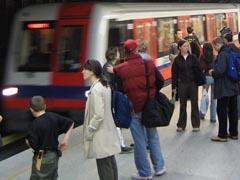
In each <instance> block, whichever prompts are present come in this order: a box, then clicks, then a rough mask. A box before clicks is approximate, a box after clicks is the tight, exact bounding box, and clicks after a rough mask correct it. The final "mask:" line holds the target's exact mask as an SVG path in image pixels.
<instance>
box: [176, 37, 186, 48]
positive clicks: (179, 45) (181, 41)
mask: <svg viewBox="0 0 240 180" xmlns="http://www.w3.org/2000/svg"><path fill="white" fill-rule="evenodd" d="M186 42H187V40H185V39H181V40H179V41H178V49H179V48H180V47H181V46H182V45H183V44H184V43H186Z"/></svg>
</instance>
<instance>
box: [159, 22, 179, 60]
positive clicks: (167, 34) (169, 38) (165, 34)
mask: <svg viewBox="0 0 240 180" xmlns="http://www.w3.org/2000/svg"><path fill="white" fill-rule="evenodd" d="M157 22H158V25H157V34H158V36H157V37H158V55H159V56H160V57H161V56H165V55H167V54H168V52H169V48H170V45H171V43H172V42H174V30H175V26H176V19H175V18H163V19H158V20H157Z"/></svg>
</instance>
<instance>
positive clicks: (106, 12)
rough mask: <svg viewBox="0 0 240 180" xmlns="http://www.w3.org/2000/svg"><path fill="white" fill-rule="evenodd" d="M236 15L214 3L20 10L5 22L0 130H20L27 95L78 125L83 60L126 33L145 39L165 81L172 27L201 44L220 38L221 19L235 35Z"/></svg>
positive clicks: (100, 56) (231, 7)
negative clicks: (11, 20) (41, 99)
mask: <svg viewBox="0 0 240 180" xmlns="http://www.w3.org/2000/svg"><path fill="white" fill-rule="evenodd" d="M238 16H239V6H238V5H236V4H220V3H219V4H203V3H201V4H196V3H194V4H190V3H189V4H184V3H179V4H173V3H171V4H168V3H136V4H135V3H64V4H43V5H36V6H30V7H27V8H25V9H22V10H21V11H20V12H19V13H18V14H17V15H16V17H15V21H14V23H13V26H12V36H11V41H10V47H9V51H8V57H7V60H6V61H7V67H6V68H5V69H6V74H5V79H4V89H3V91H2V92H3V97H2V106H3V109H2V113H3V116H4V117H5V122H4V128H3V129H4V132H3V133H4V134H5V135H7V134H11V133H16V132H20V133H24V132H26V129H27V127H28V124H29V122H30V121H31V120H32V116H31V114H30V112H29V110H28V102H29V98H30V97H31V96H33V95H42V96H43V97H44V98H45V99H46V103H47V105H48V108H49V110H53V111H56V112H59V113H62V114H64V115H66V116H69V117H71V118H73V119H74V120H75V121H76V123H77V124H81V123H82V120H83V114H84V106H85V101H86V99H85V96H84V93H85V91H86V90H87V89H88V88H89V87H88V84H87V82H84V80H83V77H82V73H81V71H82V65H83V63H84V62H85V61H86V59H97V60H99V61H100V62H101V63H102V64H103V63H104V61H105V51H106V49H107V48H108V47H109V46H120V45H121V43H122V42H123V41H125V40H126V39H129V38H133V39H144V40H146V41H147V43H148V44H149V48H148V53H149V54H150V55H151V56H152V57H153V58H154V59H155V63H156V66H157V67H158V69H159V70H160V71H161V73H162V74H163V76H164V79H165V80H168V79H170V78H171V76H170V74H171V64H170V61H169V59H168V50H169V47H170V44H171V43H172V42H173V41H174V31H175V30H176V29H177V28H180V29H181V30H182V31H183V35H184V36H185V35H186V33H187V32H186V28H187V26H192V27H193V29H194V30H195V32H196V35H197V36H198V37H199V40H200V42H201V43H202V42H204V41H211V40H212V39H213V38H214V37H215V36H217V35H219V30H220V29H221V28H222V27H223V23H222V22H223V19H227V22H228V26H229V27H230V28H231V29H232V31H233V33H234V35H236V34H237V32H238V30H239V23H238Z"/></svg>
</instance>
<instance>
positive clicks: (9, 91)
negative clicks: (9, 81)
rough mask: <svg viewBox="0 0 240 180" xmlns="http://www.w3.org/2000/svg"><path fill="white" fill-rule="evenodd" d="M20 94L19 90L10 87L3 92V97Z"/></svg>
mask: <svg viewBox="0 0 240 180" xmlns="http://www.w3.org/2000/svg"><path fill="white" fill-rule="evenodd" d="M17 93H18V88H16V87H9V88H5V89H3V90H2V95H3V96H12V95H15V94H17Z"/></svg>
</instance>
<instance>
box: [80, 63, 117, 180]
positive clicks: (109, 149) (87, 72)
mask: <svg viewBox="0 0 240 180" xmlns="http://www.w3.org/2000/svg"><path fill="white" fill-rule="evenodd" d="M83 78H84V80H89V81H90V82H91V84H92V85H91V88H90V91H89V93H88V99H87V103H86V108H85V117H84V125H83V128H84V129H83V134H84V153H85V156H86V158H88V159H90V158H95V159H96V162H97V168H98V174H99V177H100V180H117V179H118V172H117V164H116V160H115V157H114V155H115V154H118V153H119V152H120V151H121V149H120V144H119V140H118V136H117V131H116V126H115V123H114V120H113V117H112V113H111V89H110V88H109V87H108V86H107V81H105V80H104V79H103V77H102V67H101V64H100V63H99V62H98V61H96V60H88V61H87V62H86V64H85V65H84V67H83Z"/></svg>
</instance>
